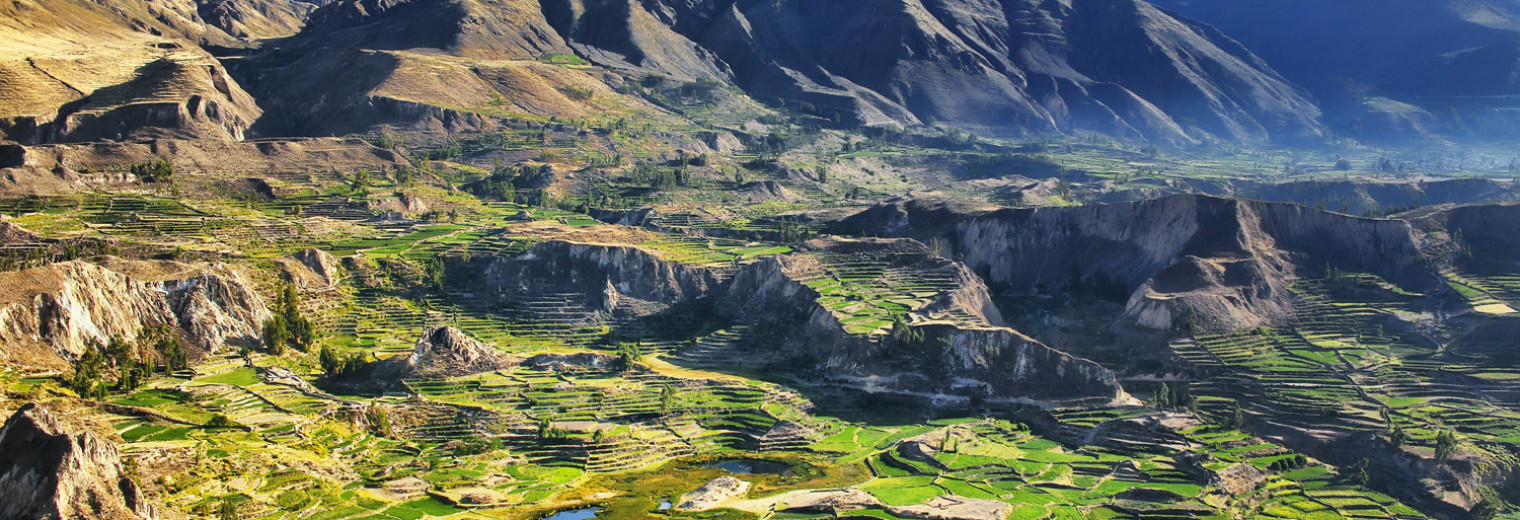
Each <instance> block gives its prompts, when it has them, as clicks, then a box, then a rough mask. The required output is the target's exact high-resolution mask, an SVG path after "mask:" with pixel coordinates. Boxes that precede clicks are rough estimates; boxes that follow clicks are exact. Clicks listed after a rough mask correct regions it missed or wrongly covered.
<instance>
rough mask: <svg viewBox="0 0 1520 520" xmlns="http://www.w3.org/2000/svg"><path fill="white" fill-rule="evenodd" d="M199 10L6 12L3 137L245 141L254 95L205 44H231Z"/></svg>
mask: <svg viewBox="0 0 1520 520" xmlns="http://www.w3.org/2000/svg"><path fill="white" fill-rule="evenodd" d="M192 7H193V6H178V5H177V4H174V3H165V4H157V3H147V2H138V1H136V0H120V1H112V2H104V3H94V2H85V1H76V0H21V1H17V2H11V3H8V4H6V5H4V6H0V134H4V136H5V138H6V139H8V140H12V141H18V142H23V143H36V142H82V141H99V140H138V139H153V138H211V139H223V140H241V139H243V138H244V136H245V134H244V130H246V129H247V128H248V126H249V125H251V124H253V122H254V121H255V120H256V119H258V118H259V116H260V114H261V111H260V110H259V107H258V105H257V103H256V102H255V101H254V99H253V98H252V97H251V96H249V95H248V93H247V92H246V91H244V90H243V89H242V88H241V87H240V86H238V84H237V82H236V81H234V80H232V78H231V77H229V76H228V75H227V70H226V68H225V67H223V66H222V64H221V63H220V62H219V61H218V60H217V59H216V58H214V57H212V56H211V54H210V53H208V52H207V51H205V50H203V49H202V48H200V47H199V46H198V45H197V44H198V43H199V42H205V43H218V42H220V43H229V44H230V43H233V42H235V41H236V39H235V38H232V37H230V36H227V35H225V33H221V31H220V29H215V28H209V29H208V26H206V25H204V24H203V22H202V21H201V20H200V18H199V16H198V14H196V12H195V11H194V9H193V8H192Z"/></svg>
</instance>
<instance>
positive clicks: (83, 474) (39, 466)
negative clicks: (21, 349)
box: [0, 403, 157, 520]
mask: <svg viewBox="0 0 1520 520" xmlns="http://www.w3.org/2000/svg"><path fill="white" fill-rule="evenodd" d="M0 518H4V519H16V520H21V519H29V520H30V519H36V520H97V519H98V520H152V519H155V518H157V513H156V512H155V510H154V507H153V506H152V505H149V504H148V503H147V501H146V499H145V498H144V497H143V493H142V490H141V488H139V487H138V485H137V483H136V482H134V481H133V480H132V478H131V477H130V476H128V475H127V474H126V472H125V471H124V470H123V469H122V465H121V458H120V456H119V455H118V454H117V452H116V446H114V445H112V444H111V443H110V442H109V441H106V440H104V439H101V438H100V437H98V436H96V435H95V434H93V433H89V432H70V431H67V430H66V429H65V428H64V426H63V424H62V423H61V422H60V421H59V419H58V418H57V417H54V416H53V414H52V413H50V412H48V411H47V410H46V409H44V408H42V407H40V406H38V405H37V404H36V403H27V404H26V405H23V406H22V407H21V409H19V410H17V411H16V413H15V415H12V416H11V418H10V419H7V420H6V421H5V425H4V426H3V427H0Z"/></svg>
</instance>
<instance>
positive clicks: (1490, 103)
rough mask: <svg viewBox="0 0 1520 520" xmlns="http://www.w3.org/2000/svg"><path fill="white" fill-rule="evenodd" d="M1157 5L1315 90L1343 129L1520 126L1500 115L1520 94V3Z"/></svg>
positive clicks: (1374, 132)
mask: <svg viewBox="0 0 1520 520" xmlns="http://www.w3.org/2000/svg"><path fill="white" fill-rule="evenodd" d="M1155 3H1156V4H1157V5H1160V6H1162V7H1165V8H1167V9H1171V10H1174V11H1175V12H1178V13H1181V14H1182V15H1183V16H1187V17H1189V18H1192V19H1196V20H1200V21H1202V22H1204V23H1208V24H1210V25H1212V26H1214V27H1218V28H1219V29H1220V30H1222V31H1224V32H1225V33H1226V34H1229V35H1231V36H1233V37H1235V38H1237V39H1239V40H1240V41H1241V42H1242V43H1244V44H1245V45H1246V46H1247V47H1249V48H1251V49H1252V50H1254V51H1256V52H1257V53H1258V54H1260V55H1261V56H1262V57H1263V58H1264V59H1266V61H1267V62H1268V63H1271V64H1272V65H1273V67H1275V68H1276V69H1277V70H1278V71H1280V72H1282V73H1283V74H1284V75H1285V76H1286V77H1287V78H1288V79H1290V80H1292V81H1294V82H1296V83H1298V84H1300V85H1304V86H1305V87H1307V88H1309V89H1310V90H1311V91H1313V92H1314V93H1315V95H1316V97H1317V98H1318V99H1319V100H1320V101H1321V102H1323V103H1325V104H1326V109H1327V111H1328V112H1329V116H1330V117H1329V120H1330V121H1331V122H1332V124H1335V125H1336V126H1338V127H1339V128H1340V129H1343V130H1344V131H1349V132H1355V133H1358V134H1361V135H1371V136H1378V137H1402V138H1407V137H1409V133H1410V132H1414V133H1448V132H1455V133H1458V134H1472V133H1477V132H1481V131H1485V130H1488V131H1494V130H1505V129H1508V130H1512V129H1513V126H1514V124H1513V121H1512V120H1510V119H1508V118H1506V117H1504V114H1505V112H1506V111H1502V110H1493V109H1494V108H1498V107H1508V106H1509V103H1508V102H1507V101H1505V100H1503V99H1501V98H1502V97H1503V96H1512V95H1514V94H1516V93H1520V80H1517V78H1520V76H1517V75H1516V74H1515V73H1516V71H1517V70H1520V54H1517V52H1516V49H1517V47H1516V45H1517V41H1520V7H1517V6H1516V5H1515V3H1514V2H1506V1H1496V0H1477V1H1455V0H1442V1H1424V0H1398V1H1392V2H1388V1H1369V0H1354V1H1345V2H1316V1H1312V0H1292V1H1286V2H1282V1H1267V0H1244V1H1233V2H1213V1H1202V0H1158V1H1157V2H1155ZM1285 28H1291V29H1285ZM1454 116H1455V117H1454Z"/></svg>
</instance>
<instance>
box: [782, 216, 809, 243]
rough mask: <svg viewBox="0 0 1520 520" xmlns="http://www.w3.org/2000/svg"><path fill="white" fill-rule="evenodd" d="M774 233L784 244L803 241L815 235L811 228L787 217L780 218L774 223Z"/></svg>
mask: <svg viewBox="0 0 1520 520" xmlns="http://www.w3.org/2000/svg"><path fill="white" fill-rule="evenodd" d="M776 233H777V234H778V235H780V236H779V237H778V239H779V240H781V242H782V243H785V244H796V243H799V242H805V241H807V240H808V239H811V238H813V237H814V236H816V235H817V233H816V232H814V231H813V230H812V229H809V228H808V227H807V226H804V225H802V224H801V223H799V222H797V221H795V220H792V219H789V218H782V219H781V221H780V222H778V223H777V224H776Z"/></svg>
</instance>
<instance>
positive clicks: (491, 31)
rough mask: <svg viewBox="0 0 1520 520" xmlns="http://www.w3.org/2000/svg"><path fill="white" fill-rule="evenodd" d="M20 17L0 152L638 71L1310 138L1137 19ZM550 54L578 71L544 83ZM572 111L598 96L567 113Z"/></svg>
mask: <svg viewBox="0 0 1520 520" xmlns="http://www.w3.org/2000/svg"><path fill="white" fill-rule="evenodd" d="M29 1H31V2H41V3H37V4H35V5H33V4H16V6H12V7H11V8H10V9H11V12H9V13H6V14H7V19H8V20H9V22H10V23H11V26H9V27H7V28H5V31H7V32H8V33H9V34H10V36H9V37H8V38H7V39H5V40H4V41H5V42H8V43H6V45H8V46H9V47H8V48H7V50H8V51H10V52H8V55H10V56H12V57H13V58H12V59H11V60H10V61H8V62H5V63H8V64H6V65H3V67H4V71H5V77H6V81H5V82H3V83H0V85H3V87H0V119H4V120H6V121H8V122H7V123H5V124H4V125H0V130H3V131H4V133H5V135H6V136H7V139H10V140H14V141H21V142H34V143H35V142H77V141H85V140H97V139H110V140H129V139H141V138H151V137H181V138H188V137H197V138H212V139H230V140H239V139H242V138H244V137H245V136H248V135H251V134H259V135H262V136H266V137H272V136H294V135H305V136H327V135H333V134H347V133H362V132H370V131H373V130H375V129H376V128H378V127H381V126H390V127H395V128H401V129H405V130H409V131H437V132H442V131H460V130H465V129H480V128H491V127H492V126H493V121H495V120H496V119H497V118H499V117H501V116H503V115H509V114H529V115H535V116H545V117H546V116H556V117H568V118H583V117H588V116H591V115H592V114H597V113H605V112H607V111H609V110H611V111H614V112H617V111H619V110H623V111H626V110H628V109H629V108H630V107H631V108H634V109H642V110H648V111H657V109H655V108H654V107H653V106H650V105H642V104H641V103H639V102H638V101H636V99H637V98H627V99H622V100H621V101H619V102H616V103H612V102H610V101H606V100H609V99H614V98H618V95H617V94H616V93H615V92H614V90H616V89H618V88H620V86H621V84H622V83H623V82H624V81H625V80H626V79H629V78H632V77H637V76H639V75H642V74H646V73H655V74H661V75H665V76H669V77H673V78H676V79H678V80H682V81H690V80H698V79H701V80H711V81H716V82H719V84H722V83H729V84H734V85H737V86H739V87H742V88H743V89H744V90H745V91H746V92H748V93H749V94H750V95H752V96H755V97H756V98H761V99H773V100H774V99H783V100H790V101H791V102H792V103H793V104H796V105H797V106H799V107H803V108H804V110H809V111H813V112H815V113H817V114H819V115H822V116H824V117H835V118H838V119H840V120H841V121H855V122H861V123H866V124H885V123H892V124H900V125H914V124H921V123H947V124H951V125H955V126H960V127H964V128H972V129H977V130H981V131H984V132H990V133H998V134H1010V135H1013V134H1031V133H1049V132H1070V131H1075V130H1090V131H1097V132H1103V133H1109V134H1112V135H1118V136H1125V137H1141V138H1147V139H1152V140H1154V141H1157V142H1166V143H1173V144H1186V143H1195V142H1198V141H1199V140H1207V139H1237V140H1248V141H1261V140H1266V139H1270V138H1279V139H1296V138H1315V137H1318V136H1320V135H1321V128H1320V123H1319V110H1318V108H1316V107H1315V105H1314V103H1313V102H1312V101H1311V100H1310V99H1309V98H1308V97H1307V96H1306V95H1305V94H1304V93H1302V92H1301V91H1299V89H1298V88H1297V87H1295V86H1293V85H1292V84H1290V83H1289V82H1287V81H1286V80H1284V79H1283V78H1282V77H1280V76H1279V75H1278V74H1277V73H1276V72H1274V71H1273V70H1272V69H1271V67H1270V66H1268V65H1267V63H1266V62H1263V61H1262V60H1260V59H1258V58H1257V57H1256V56H1255V55H1253V54H1252V53H1251V52H1250V51H1249V50H1247V49H1246V48H1245V47H1243V46H1241V45H1240V44H1238V43H1236V42H1235V41H1234V40H1231V39H1230V38H1229V37H1227V36H1225V35H1224V34H1221V33H1219V32H1218V31H1215V30H1213V29H1211V28H1209V27H1207V26H1203V25H1199V24H1195V23H1192V22H1188V21H1185V20H1182V19H1178V18H1175V17H1173V16H1171V15H1169V14H1167V13H1166V12H1164V11H1162V10H1160V9H1157V8H1156V7H1154V6H1152V5H1150V4H1148V3H1146V2H1144V1H1142V0H1085V1H1080V2H1057V3H1044V4H1037V3H1033V2H1028V1H1027V0H999V1H993V2H977V1H970V0H935V1H928V2H925V1H920V0H898V1H894V2H891V3H890V4H889V5H885V6H876V5H872V6H866V5H854V4H850V3H848V2H846V3H833V4H828V5H827V6H820V5H819V4H816V3H810V2H799V1H790V0H766V1H760V0H743V1H734V0H704V1H700V2H675V1H668V0H661V1H650V2H633V1H627V0H595V1H584V0H407V1H398V2H377V1H373V0H342V1H336V2H331V3H327V4H326V5H323V6H322V7H316V3H306V2H301V1H295V0H257V1H256V0H227V1H220V2H205V3H201V4H195V3H191V2H181V1H178V0H109V1H107V2H105V3H104V4H94V3H84V2H78V1H77V0H29ZM84 35H89V37H88V38H86V37H83V36H84ZM275 38H281V39H280V40H278V41H277V40H275ZM201 46H206V48H211V49H217V52H218V53H220V54H228V53H229V52H231V51H229V50H228V49H230V48H236V47H251V48H257V49H256V50H245V51H236V52H237V53H238V56H237V57H238V58H239V59H237V60H236V61H234V62H230V63H231V64H233V65H235V66H234V67H233V72H234V73H235V74H234V75H233V76H235V77H236V79H234V77H233V76H229V75H228V73H227V66H225V65H224V62H223V61H219V60H218V59H216V58H213V57H212V56H211V55H210V54H208V53H207V52H206V51H204V50H202V48H201ZM570 55H579V56H580V57H582V58H585V59H588V60H590V61H591V63H593V64H594V65H595V67H591V68H579V67H560V66H554V65H551V64H549V63H545V62H548V61H552V60H553V59H558V58H555V57H556V56H570ZM577 59H579V58H577ZM603 71H611V72H614V74H604V73H603ZM244 87H248V91H245V90H244ZM249 91H251V92H253V95H250V94H249ZM584 91H590V92H592V93H593V94H600V95H601V96H592V97H589V98H585V97H584V96H580V95H577V97H576V98H570V97H568V96H567V92H584ZM601 97H605V99H599V98H601ZM265 111H269V112H270V113H268V114H265V113H264V112H265ZM339 113H342V114H343V115H344V116H345V117H343V118H334V117H333V116H334V115H336V114H339ZM256 123H257V124H256ZM250 127H252V129H251V130H250Z"/></svg>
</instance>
